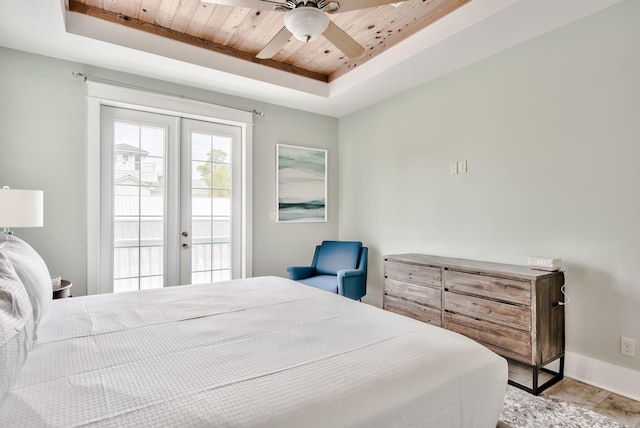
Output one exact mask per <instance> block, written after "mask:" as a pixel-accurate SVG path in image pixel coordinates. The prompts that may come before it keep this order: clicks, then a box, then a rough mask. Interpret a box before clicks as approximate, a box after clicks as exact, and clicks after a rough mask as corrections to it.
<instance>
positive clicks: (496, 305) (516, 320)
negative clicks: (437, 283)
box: [444, 291, 531, 332]
mask: <svg viewBox="0 0 640 428" xmlns="http://www.w3.org/2000/svg"><path fill="white" fill-rule="evenodd" d="M444 308H445V310H447V311H450V312H455V313H458V314H462V315H467V316H469V317H472V318H478V319H481V320H486V321H490V322H492V323H495V324H502V325H505V326H508V327H513V328H516V329H518V330H522V331H527V332H528V331H531V309H530V308H528V307H523V306H517V305H511V304H508V303H502V302H496V301H493V300H489V299H483V298H481V297H475V296H469V295H464V294H458V293H452V292H450V291H445V293H444Z"/></svg>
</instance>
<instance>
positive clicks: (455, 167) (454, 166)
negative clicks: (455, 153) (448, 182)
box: [449, 162, 458, 174]
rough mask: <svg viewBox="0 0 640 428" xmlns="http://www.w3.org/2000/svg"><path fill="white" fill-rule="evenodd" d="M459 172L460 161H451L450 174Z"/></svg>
mask: <svg viewBox="0 0 640 428" xmlns="http://www.w3.org/2000/svg"><path fill="white" fill-rule="evenodd" d="M457 173H458V162H451V163H450V164H449V174H457Z"/></svg>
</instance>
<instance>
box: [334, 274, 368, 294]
mask: <svg viewBox="0 0 640 428" xmlns="http://www.w3.org/2000/svg"><path fill="white" fill-rule="evenodd" d="M366 293H367V271H366V270H364V269H347V270H339V271H338V294H341V295H343V296H345V297H348V298H350V299H354V300H358V299H361V298H362V296H364V295H365V294H366Z"/></svg>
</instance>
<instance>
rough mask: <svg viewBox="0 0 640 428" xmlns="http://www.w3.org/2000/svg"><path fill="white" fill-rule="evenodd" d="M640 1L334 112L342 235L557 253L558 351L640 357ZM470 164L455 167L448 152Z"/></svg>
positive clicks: (375, 248)
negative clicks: (563, 334) (561, 331)
mask: <svg viewBox="0 0 640 428" xmlns="http://www.w3.org/2000/svg"><path fill="white" fill-rule="evenodd" d="M638 16H640V2H638V1H627V2H624V3H622V4H619V5H618V6H614V7H612V8H611V9H608V10H606V11H604V12H602V13H600V14H598V15H595V16H592V17H589V18H587V19H584V20H582V21H580V22H577V23H575V24H573V25H570V26H567V27H565V28H562V29H560V30H557V31H554V32H553V33H550V34H548V35H545V36H543V37H540V38H537V39H535V40H532V41H529V42H527V43H524V44H521V45H519V46H516V47H514V48H511V49H509V50H507V51H505V52H502V53H500V54H497V55H495V56H493V57H490V58H488V59H486V60H483V61H481V62H479V63H476V64H474V65H471V66H469V67H466V68H464V69H461V70H459V71H457V72H454V73H452V74H450V75H447V76H445V77H443V78H440V79H438V80H436V81H433V82H431V83H429V84H426V85H423V86H421V87H419V88H416V89H414V90H411V91H409V92H406V93H403V94H401V95H398V96H396V97H394V98H392V99H389V100H387V101H385V102H381V103H379V104H377V105H375V106H372V107H370V108H367V109H364V110H362V111H359V112H356V113H353V114H351V115H349V116H347V117H344V118H341V120H340V126H339V128H340V202H339V203H340V237H341V238H342V239H348V238H356V237H357V238H359V239H362V240H363V241H365V242H366V243H367V244H368V245H369V246H370V247H371V248H372V251H371V253H370V254H371V255H370V257H371V259H370V266H371V270H370V273H369V282H368V284H369V291H368V297H369V298H370V299H372V300H378V301H379V299H381V298H382V281H383V262H382V260H383V259H382V258H383V255H384V254H394V253H403V252H422V253H427V254H436V255H443V256H452V257H460V258H471V259H478V260H487V261H494V262H506V263H512V264H526V263H527V256H534V255H535V256H551V257H560V258H562V261H563V268H564V270H565V271H566V282H567V287H566V290H567V292H568V294H569V296H570V298H571V302H570V304H569V305H568V306H567V307H566V316H567V350H569V351H572V352H575V353H578V354H582V355H585V356H589V357H590V358H594V359H597V360H602V361H606V362H610V363H612V364H615V365H618V366H624V367H628V368H632V369H635V370H640V358H637V357H636V358H635V359H632V358H629V357H624V356H621V355H620V354H619V350H620V342H619V340H620V336H621V335H623V336H627V337H631V338H635V339H636V340H638V341H640V261H639V260H640V250H639V245H638V242H639V241H640V227H639V226H638V225H639V222H640V197H639V196H638V195H639V190H638V189H639V185H640V167H639V166H638V161H639V159H640V25H638ZM456 160H467V161H468V168H469V171H468V173H467V174H464V175H450V174H449V162H451V161H456Z"/></svg>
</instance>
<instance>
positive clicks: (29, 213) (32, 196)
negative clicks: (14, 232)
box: [0, 188, 44, 227]
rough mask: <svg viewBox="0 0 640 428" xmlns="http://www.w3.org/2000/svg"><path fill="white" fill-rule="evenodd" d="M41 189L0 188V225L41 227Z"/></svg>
mask: <svg viewBox="0 0 640 428" xmlns="http://www.w3.org/2000/svg"><path fill="white" fill-rule="evenodd" d="M43 199H44V197H43V193H42V190H18V189H6V188H5V189H0V227H42V225H43V219H42V218H43Z"/></svg>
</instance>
